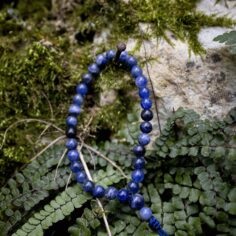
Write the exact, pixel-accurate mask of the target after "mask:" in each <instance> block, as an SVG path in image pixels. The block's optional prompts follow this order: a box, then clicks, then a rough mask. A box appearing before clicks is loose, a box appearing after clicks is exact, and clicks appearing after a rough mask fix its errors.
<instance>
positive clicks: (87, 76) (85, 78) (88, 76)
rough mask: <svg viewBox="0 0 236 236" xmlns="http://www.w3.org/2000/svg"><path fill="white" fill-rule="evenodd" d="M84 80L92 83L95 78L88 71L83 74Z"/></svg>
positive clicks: (86, 82)
mask: <svg viewBox="0 0 236 236" xmlns="http://www.w3.org/2000/svg"><path fill="white" fill-rule="evenodd" d="M82 80H83V82H84V83H85V84H90V83H91V82H92V80H93V76H92V74H90V73H86V74H83V75H82Z"/></svg>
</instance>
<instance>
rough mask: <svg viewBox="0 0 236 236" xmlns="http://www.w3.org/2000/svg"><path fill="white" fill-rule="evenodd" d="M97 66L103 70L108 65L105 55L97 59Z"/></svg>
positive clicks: (100, 55)
mask: <svg viewBox="0 0 236 236" xmlns="http://www.w3.org/2000/svg"><path fill="white" fill-rule="evenodd" d="M96 64H97V65H98V66H99V67H100V68H101V67H104V66H105V65H106V64H107V59H106V57H105V56H104V55H103V54H99V55H98V56H97V57H96Z"/></svg>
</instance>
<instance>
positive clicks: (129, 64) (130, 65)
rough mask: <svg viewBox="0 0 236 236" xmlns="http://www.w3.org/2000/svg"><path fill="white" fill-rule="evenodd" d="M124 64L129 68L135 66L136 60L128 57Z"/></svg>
mask: <svg viewBox="0 0 236 236" xmlns="http://www.w3.org/2000/svg"><path fill="white" fill-rule="evenodd" d="M126 63H127V65H128V66H129V67H132V66H135V65H137V60H136V59H135V58H134V57H133V56H128V58H127V60H126Z"/></svg>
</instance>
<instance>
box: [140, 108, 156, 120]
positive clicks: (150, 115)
mask: <svg viewBox="0 0 236 236" xmlns="http://www.w3.org/2000/svg"><path fill="white" fill-rule="evenodd" d="M141 117H142V119H143V120H144V121H150V120H152V118H153V113H152V111H151V110H143V111H142V112H141Z"/></svg>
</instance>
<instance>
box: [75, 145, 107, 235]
mask: <svg viewBox="0 0 236 236" xmlns="http://www.w3.org/2000/svg"><path fill="white" fill-rule="evenodd" d="M83 145H84V143H83V142H82V143H81V145H80V148H79V150H78V151H79V152H80V150H81V149H82V147H83ZM80 160H81V163H82V165H83V167H84V170H85V173H86V175H87V177H88V179H89V180H90V181H93V178H92V176H91V174H90V171H89V169H88V166H87V164H86V162H85V160H84V156H83V154H82V152H80ZM96 201H97V203H98V206H99V207H100V208H101V210H102V217H103V221H104V224H105V227H106V230H107V234H108V236H112V234H111V230H110V227H109V224H108V220H107V217H106V214H105V210H104V208H103V206H102V203H101V201H100V200H99V199H98V198H96Z"/></svg>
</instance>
